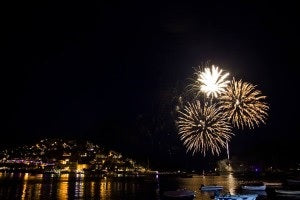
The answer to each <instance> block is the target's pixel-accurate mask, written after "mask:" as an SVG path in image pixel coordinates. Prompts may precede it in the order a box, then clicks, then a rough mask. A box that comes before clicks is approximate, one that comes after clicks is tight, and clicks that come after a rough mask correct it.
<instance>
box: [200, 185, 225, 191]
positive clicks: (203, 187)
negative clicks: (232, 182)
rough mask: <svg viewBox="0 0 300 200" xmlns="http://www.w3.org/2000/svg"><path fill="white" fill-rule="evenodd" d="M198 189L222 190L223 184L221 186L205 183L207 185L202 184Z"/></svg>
mask: <svg viewBox="0 0 300 200" xmlns="http://www.w3.org/2000/svg"><path fill="white" fill-rule="evenodd" d="M200 190H201V191H216V190H223V186H221V185H207V186H204V185H202V186H201V187H200Z"/></svg>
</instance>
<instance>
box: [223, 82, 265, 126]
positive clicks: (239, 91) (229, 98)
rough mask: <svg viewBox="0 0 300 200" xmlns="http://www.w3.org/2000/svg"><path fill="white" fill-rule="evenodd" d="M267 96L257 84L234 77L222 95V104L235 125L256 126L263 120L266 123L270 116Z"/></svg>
mask: <svg viewBox="0 0 300 200" xmlns="http://www.w3.org/2000/svg"><path fill="white" fill-rule="evenodd" d="M265 98H266V96H263V95H262V94H261V91H259V90H257V89H256V86H254V85H252V84H250V83H247V82H243V81H242V80H240V81H235V80H234V79H233V80H232V81H231V83H230V84H229V85H228V87H227V88H226V89H225V92H224V93H223V94H222V96H220V105H221V109H222V110H224V111H225V113H227V116H228V119H229V121H230V122H231V123H232V124H233V125H234V126H235V127H237V128H240V127H241V128H242V129H243V128H244V126H247V127H249V128H254V127H255V125H256V126H258V125H259V124H260V123H261V122H262V123H265V120H266V118H267V116H268V114H267V111H268V110H269V106H268V105H267V103H266V102H264V100H265Z"/></svg>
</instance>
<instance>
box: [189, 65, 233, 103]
mask: <svg viewBox="0 0 300 200" xmlns="http://www.w3.org/2000/svg"><path fill="white" fill-rule="evenodd" d="M195 74H196V75H197V80H196V83H195V84H194V85H193V88H196V89H197V90H198V92H203V93H205V94H206V95H207V96H208V97H210V96H211V97H215V98H217V97H218V96H219V95H220V94H221V93H222V92H224V90H225V88H226V86H227V85H228V83H229V82H230V81H228V80H226V78H227V77H228V76H229V73H224V72H223V70H221V69H219V68H218V67H215V66H214V65H212V67H211V68H208V67H207V68H205V69H204V71H201V70H199V71H197V72H196V73H195Z"/></svg>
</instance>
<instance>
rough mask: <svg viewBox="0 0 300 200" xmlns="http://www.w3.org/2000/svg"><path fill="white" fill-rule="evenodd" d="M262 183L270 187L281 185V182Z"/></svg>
mask: <svg viewBox="0 0 300 200" xmlns="http://www.w3.org/2000/svg"><path fill="white" fill-rule="evenodd" d="M263 184H264V185H265V186H270V187H277V186H282V183H281V182H263Z"/></svg>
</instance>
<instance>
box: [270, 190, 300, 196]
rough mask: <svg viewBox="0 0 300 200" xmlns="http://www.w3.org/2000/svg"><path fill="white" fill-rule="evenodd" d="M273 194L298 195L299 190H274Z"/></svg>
mask: <svg viewBox="0 0 300 200" xmlns="http://www.w3.org/2000/svg"><path fill="white" fill-rule="evenodd" d="M275 192H276V193H278V194H285V195H300V190H275Z"/></svg>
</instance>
